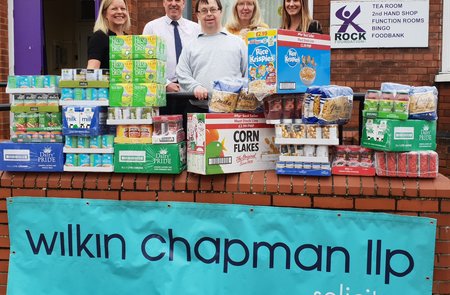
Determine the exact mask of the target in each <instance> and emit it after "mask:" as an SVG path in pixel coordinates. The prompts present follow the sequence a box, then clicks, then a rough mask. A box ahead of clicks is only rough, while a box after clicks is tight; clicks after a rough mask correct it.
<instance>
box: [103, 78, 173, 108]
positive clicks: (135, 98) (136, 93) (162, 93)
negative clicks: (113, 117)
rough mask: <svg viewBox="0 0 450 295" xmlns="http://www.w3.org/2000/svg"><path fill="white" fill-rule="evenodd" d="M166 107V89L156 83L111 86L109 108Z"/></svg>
mask: <svg viewBox="0 0 450 295" xmlns="http://www.w3.org/2000/svg"><path fill="white" fill-rule="evenodd" d="M165 105H166V87H165V86H164V85H163V84H157V83H136V84H127V83H121V84H111V86H110V88H109V106H111V107H127V106H132V107H161V106H165Z"/></svg>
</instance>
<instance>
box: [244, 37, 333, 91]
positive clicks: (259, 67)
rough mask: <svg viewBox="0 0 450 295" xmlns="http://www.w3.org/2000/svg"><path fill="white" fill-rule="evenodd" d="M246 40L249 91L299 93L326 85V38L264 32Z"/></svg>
mask: <svg viewBox="0 0 450 295" xmlns="http://www.w3.org/2000/svg"><path fill="white" fill-rule="evenodd" d="M247 38H248V81H249V92H252V93H262V94H264V93H265V94H267V93H301V92H305V91H306V89H307V88H308V87H309V86H312V85H315V86H322V85H329V84H330V48H331V47H330V46H331V43H330V36H329V35H323V34H313V33H304V32H296V31H288V30H277V29H267V30H260V31H251V32H248V34H247Z"/></svg>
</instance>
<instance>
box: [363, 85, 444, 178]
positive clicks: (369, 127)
mask: <svg viewBox="0 0 450 295" xmlns="http://www.w3.org/2000/svg"><path fill="white" fill-rule="evenodd" d="M437 100H438V92H437V89H436V87H434V86H421V87H413V86H409V85H402V84H397V83H382V84H381V90H380V91H378V90H369V91H367V93H366V97H365V102H364V111H363V116H364V125H363V131H362V138H361V145H362V146H364V147H368V148H372V149H374V150H378V151H380V152H376V153H375V169H376V174H377V175H380V176H394V177H426V178H433V177H437V174H438V166H439V165H437V164H436V163H438V155H437V153H435V152H434V150H435V149H436V120H437Z"/></svg>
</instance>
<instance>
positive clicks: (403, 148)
mask: <svg viewBox="0 0 450 295" xmlns="http://www.w3.org/2000/svg"><path fill="white" fill-rule="evenodd" d="M361 146H364V147H367V148H372V149H375V150H382V151H392V152H409V151H423V150H435V149H436V121H422V120H406V121H400V120H390V119H367V118H366V119H364V125H363V129H362V137H361Z"/></svg>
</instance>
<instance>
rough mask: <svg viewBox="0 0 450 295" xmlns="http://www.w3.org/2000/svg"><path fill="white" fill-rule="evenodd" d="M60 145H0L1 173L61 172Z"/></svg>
mask: <svg viewBox="0 0 450 295" xmlns="http://www.w3.org/2000/svg"><path fill="white" fill-rule="evenodd" d="M63 166H64V154H63V144H62V143H33V144H27V143H12V142H1V143H0V170H1V171H27V172H28V171H32V172H60V171H63Z"/></svg>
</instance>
